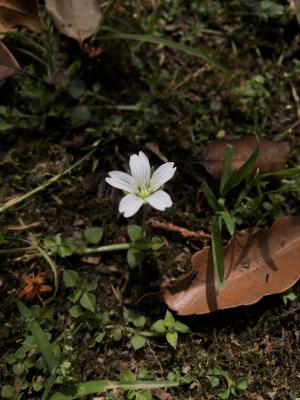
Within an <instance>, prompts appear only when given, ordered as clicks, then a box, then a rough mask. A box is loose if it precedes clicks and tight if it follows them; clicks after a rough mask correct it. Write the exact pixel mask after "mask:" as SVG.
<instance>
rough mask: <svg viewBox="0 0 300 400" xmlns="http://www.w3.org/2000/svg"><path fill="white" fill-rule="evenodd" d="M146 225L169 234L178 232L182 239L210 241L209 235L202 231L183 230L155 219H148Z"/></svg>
mask: <svg viewBox="0 0 300 400" xmlns="http://www.w3.org/2000/svg"><path fill="white" fill-rule="evenodd" d="M147 224H148V225H150V226H152V228H158V229H163V230H165V231H169V232H178V233H180V235H181V236H183V237H184V238H198V239H199V238H200V239H207V240H211V235H210V234H209V233H206V232H204V231H190V230H189V229H186V228H183V227H181V226H178V225H174V224H172V223H171V222H161V221H158V220H157V219H153V218H151V219H149V220H148V221H147Z"/></svg>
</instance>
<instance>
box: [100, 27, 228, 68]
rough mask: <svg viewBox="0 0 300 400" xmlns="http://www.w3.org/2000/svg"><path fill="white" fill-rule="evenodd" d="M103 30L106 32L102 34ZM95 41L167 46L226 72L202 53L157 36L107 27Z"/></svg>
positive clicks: (221, 66)
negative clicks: (129, 41)
mask: <svg viewBox="0 0 300 400" xmlns="http://www.w3.org/2000/svg"><path fill="white" fill-rule="evenodd" d="M103 30H104V31H106V32H105V33H103ZM97 39H99V40H113V39H121V40H135V41H138V42H142V43H153V44H158V45H164V46H168V47H171V48H173V49H176V50H180V51H183V52H184V53H186V54H189V55H191V56H195V57H198V58H201V59H202V60H203V61H205V62H207V63H209V64H211V65H213V66H214V67H216V68H218V69H219V70H220V71H223V72H228V71H227V69H226V68H225V67H224V66H223V65H221V64H220V63H218V62H216V61H214V60H213V59H212V58H210V57H209V56H207V55H206V54H205V53H203V52H202V51H200V50H198V49H195V48H192V47H188V46H185V45H184V44H181V43H176V42H173V41H172V40H169V39H165V38H162V37H159V36H153V35H145V34H138V33H126V32H120V31H116V30H112V29H111V28H109V27H103V28H102V31H101V33H100V34H99V35H98V37H97Z"/></svg>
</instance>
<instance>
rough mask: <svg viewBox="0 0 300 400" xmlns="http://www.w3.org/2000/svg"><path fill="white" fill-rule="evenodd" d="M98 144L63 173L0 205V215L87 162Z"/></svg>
mask: <svg viewBox="0 0 300 400" xmlns="http://www.w3.org/2000/svg"><path fill="white" fill-rule="evenodd" d="M99 143H100V140H97V141H96V142H95V143H94V144H93V145H92V147H93V148H92V150H91V151H89V152H88V153H87V154H86V155H85V156H84V157H82V158H81V159H80V160H78V161H76V163H74V164H73V165H71V166H70V167H69V168H67V169H66V170H65V171H63V172H62V173H61V174H58V175H55V176H53V177H52V178H50V179H49V180H47V181H46V182H44V183H42V184H41V185H40V186H37V187H36V188H34V189H33V190H31V191H30V192H27V193H25V194H23V195H22V196H18V197H16V198H13V199H11V200H9V201H7V202H6V203H4V204H2V206H0V214H1V213H2V212H4V211H6V210H7V209H8V208H10V207H13V206H15V205H17V204H19V203H21V202H22V201H24V200H27V199H28V198H29V197H31V196H33V195H34V194H36V193H38V192H40V191H42V190H44V189H46V187H48V186H50V185H52V184H53V183H55V182H57V181H59V179H60V178H62V177H63V176H64V175H66V174H68V173H69V172H71V171H72V170H73V169H74V168H76V167H78V166H79V165H80V164H82V163H83V162H84V161H85V160H87V159H88V158H89V157H90V156H91V155H92V154H93V153H94V152H95V151H96V148H97V146H98V144H99Z"/></svg>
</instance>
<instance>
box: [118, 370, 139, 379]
mask: <svg viewBox="0 0 300 400" xmlns="http://www.w3.org/2000/svg"><path fill="white" fill-rule="evenodd" d="M120 381H122V382H135V381H136V376H135V374H134V373H133V372H131V371H127V370H126V371H122V373H121V374H120Z"/></svg>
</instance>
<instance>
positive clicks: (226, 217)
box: [217, 211, 235, 236]
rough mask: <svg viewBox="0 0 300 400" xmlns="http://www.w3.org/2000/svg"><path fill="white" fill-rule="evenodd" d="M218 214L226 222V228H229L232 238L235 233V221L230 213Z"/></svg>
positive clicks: (220, 212)
mask: <svg viewBox="0 0 300 400" xmlns="http://www.w3.org/2000/svg"><path fill="white" fill-rule="evenodd" d="M217 214H218V215H220V216H221V217H222V219H223V221H224V222H225V225H226V228H227V230H228V232H229V233H230V235H231V236H232V235H234V232H235V220H234V218H233V217H232V216H231V215H230V213H229V212H228V211H218V213H217Z"/></svg>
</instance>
